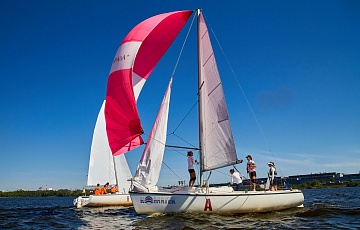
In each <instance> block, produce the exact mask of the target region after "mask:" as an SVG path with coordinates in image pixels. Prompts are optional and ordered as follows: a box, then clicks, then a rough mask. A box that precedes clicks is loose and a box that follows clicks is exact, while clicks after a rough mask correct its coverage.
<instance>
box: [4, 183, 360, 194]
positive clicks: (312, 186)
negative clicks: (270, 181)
mask: <svg viewBox="0 0 360 230" xmlns="http://www.w3.org/2000/svg"><path fill="white" fill-rule="evenodd" d="M290 187H291V188H293V189H301V190H305V189H320V188H342V187H360V182H349V183H334V184H321V183H320V182H319V181H317V180H314V181H312V182H310V183H304V184H299V185H290ZM279 190H281V188H279ZM82 192H83V190H82V189H81V190H67V189H61V190H35V191H25V190H19V191H9V192H0V198H11V197H78V196H82V195H84V194H83V193H82ZM86 194H87V195H89V194H90V190H87V193H86Z"/></svg>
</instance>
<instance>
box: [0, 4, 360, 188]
mask: <svg viewBox="0 0 360 230" xmlns="http://www.w3.org/2000/svg"><path fill="white" fill-rule="evenodd" d="M199 7H200V8H202V9H203V12H204V15H205V19H206V20H207V23H208V25H209V27H210V28H211V29H212V30H213V31H214V33H215V35H216V36H217V39H218V40H219V42H220V44H221V46H222V49H223V50H224V52H225V54H226V57H227V58H228V60H229V61H230V64H231V66H232V68H233V70H234V72H235V75H236V79H237V80H238V81H239V82H240V83H241V87H242V88H243V90H244V93H245V95H246V97H247V99H248V101H249V103H250V104H251V107H252V109H253V111H254V114H255V115H256V118H257V121H258V123H259V124H260V127H261V130H262V132H263V133H264V135H265V138H264V137H263V135H262V132H261V130H260V129H259V127H258V126H257V122H256V121H255V119H254V117H253V115H252V112H251V111H250V109H249V108H248V106H247V103H246V101H245V99H244V97H243V96H242V93H241V91H240V89H239V87H238V85H237V82H236V80H235V78H234V76H233V75H232V74H231V71H229V69H228V67H220V64H224V63H225V64H226V61H224V58H223V55H222V53H221V51H220V50H219V48H217V47H216V46H215V45H214V50H215V54H216V58H217V60H218V62H219V69H220V72H221V74H222V77H223V81H224V82H223V84H224V89H225V91H226V92H225V93H226V100H227V102H228V106H229V113H230V119H231V123H232V127H233V132H234V138H235V142H236V145H237V150H238V157H239V158H240V159H243V160H245V156H246V155H247V154H251V155H252V156H253V158H254V160H255V162H256V163H257V164H258V168H257V170H258V176H259V177H265V176H266V172H267V170H268V167H267V165H266V163H267V162H268V161H270V160H272V161H275V162H276V164H277V167H278V170H279V172H280V173H281V175H283V176H289V175H295V174H308V173H318V172H335V171H336V172H343V173H358V172H359V170H360V103H359V101H360V92H359V90H360V28H359V25H360V2H359V1H355V0H354V1H350V0H343V1H335V0H330V1H328V0H315V1H314V0H311V1H310V0H309V1H232V2H228V3H226V4H220V5H219V1H196V2H195V1H129V2H123V1H86V2H85V1H69V0H65V1H39V0H34V1H10V0H5V1H1V3H0V28H1V29H0V35H1V36H0V50H1V53H0V54H1V55H0V76H1V84H0V108H1V116H0V130H1V132H0V175H1V176H0V190H16V189H20V188H22V189H29V190H34V189H37V188H38V187H40V186H42V187H45V186H47V187H51V188H54V189H60V188H69V189H76V188H82V187H83V186H84V185H85V183H86V175H87V169H88V162H89V151H90V145H91V138H92V132H93V128H94V125H95V121H96V118H97V114H98V111H99V109H100V106H101V104H102V101H103V99H104V97H105V92H106V83H107V76H108V73H109V70H110V67H111V63H112V59H113V57H114V55H115V53H116V50H117V48H118V46H119V44H120V42H121V41H122V39H123V38H124V37H125V36H126V34H127V33H128V32H129V31H130V30H131V28H132V27H134V26H135V25H136V24H138V23H139V22H141V21H142V20H144V19H146V18H148V17H150V16H153V15H156V14H159V13H164V12H169V11H174V10H182V9H196V8H199ZM188 28H189V23H188V24H187V25H186V26H185V29H188ZM185 34H186V31H183V32H182V33H181V34H180V36H179V39H178V40H176V41H175V43H174V46H172V47H171V48H170V49H169V52H168V53H167V54H166V55H165V56H164V59H162V60H161V61H160V63H159V65H158V66H157V67H156V69H155V70H154V72H153V74H152V76H151V77H150V78H149V80H148V82H147V83H146V85H145V87H144V89H143V91H142V93H141V94H140V98H139V101H138V106H139V111H140V116H141V119H142V122H143V126H144V129H145V132H146V133H149V132H150V129H151V126H152V122H153V121H154V119H155V116H156V113H157V110H158V107H157V106H158V105H159V104H160V102H161V98H162V96H163V93H164V92H165V88H166V86H167V83H168V79H169V77H170V75H171V72H172V69H173V66H174V65H175V60H176V58H177V53H178V51H179V48H177V47H176V44H177V45H179V44H180V45H181V44H182V40H181V39H183V37H184V36H185ZM190 38H192V37H190ZM212 41H213V43H214V42H215V39H214V38H213V37H212ZM189 46H190V50H189V51H185V53H184V56H185V55H190V53H193V51H194V49H195V48H194V47H192V46H194V44H193V43H191V42H189ZM190 61H191V60H190V58H186V56H185V58H182V59H181V61H180V64H179V67H178V69H179V70H178V72H176V74H175V79H174V82H173V94H172V98H171V100H172V102H174V103H173V104H174V105H171V107H170V118H169V121H170V124H169V132H172V131H174V130H175V129H176V127H177V125H178V124H179V122H180V121H181V119H182V118H183V117H184V116H185V115H186V114H187V112H188V111H189V109H190V108H191V106H192V105H193V104H194V103H195V101H196V93H195V92H194V91H191V90H193V89H195V87H196V86H190V83H189V82H185V83H184V82H181V80H182V79H183V78H184V76H183V75H192V74H196V70H190V67H193V66H194V64H193V62H190ZM181 67H187V68H186V69H185V70H180V69H181ZM223 68H224V69H223ZM226 68H227V69H226ZM191 116H192V117H193V118H192V117H191ZM196 126H197V123H196V112H194V111H193V112H191V113H190V116H189V117H188V118H187V119H186V120H185V121H184V123H183V124H182V125H181V127H180V128H179V129H177V130H176V133H177V135H179V136H180V137H182V138H184V139H185V140H187V141H188V142H189V143H191V144H192V145H196V144H197V135H198V134H197V130H196V128H195V127H196ZM145 139H146V137H145ZM172 141H173V142H172ZM169 142H172V143H169V144H182V145H186V146H188V144H184V143H181V142H180V141H179V140H178V139H177V140H176V139H175V138H173V136H170V137H169ZM270 150H271V151H270ZM141 151H142V148H141V147H140V148H139V149H138V150H136V151H134V152H132V153H127V154H126V156H127V159H128V162H129V165H130V168H131V170H132V172H134V171H135V169H136V165H137V163H138V161H139V159H140V156H141ZM195 157H197V154H195ZM164 161H165V163H166V164H167V165H169V166H170V167H171V170H172V171H174V172H175V173H176V175H177V176H178V177H179V178H178V177H177V176H175V175H174V174H172V171H170V170H169V169H168V168H167V167H164V166H163V169H162V176H161V179H160V182H159V184H160V185H169V184H175V183H177V181H178V180H179V179H182V180H186V181H188V173H187V168H186V167H187V165H186V157H184V156H183V155H181V154H178V153H173V152H166V153H165V157H164ZM237 168H238V169H239V170H240V171H241V172H242V173H245V164H242V165H239V166H237ZM228 170H229V168H226V169H224V170H223V173H215V172H214V173H213V175H212V176H211V179H212V182H227V181H229V175H228Z"/></svg>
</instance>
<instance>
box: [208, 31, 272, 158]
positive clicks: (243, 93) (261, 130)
mask: <svg viewBox="0 0 360 230" xmlns="http://www.w3.org/2000/svg"><path fill="white" fill-rule="evenodd" d="M210 29H211V32H212V34H213V35H214V37H215V40H216V42H217V43H218V45H219V47H220V50H221V52H222V53H223V55H224V57H225V60H226V62H227V63H228V65H229V68H230V70H231V73H232V74H233V77H234V78H235V80H236V83H237V84H238V86H239V88H240V91H241V93H242V95H243V97H244V98H245V101H246V103H247V105H248V107H249V109H250V111H251V113H252V115H253V117H254V119H255V121H256V124H257V126H258V128H259V130H260V132H261V134H262V136H263V138H264V140H265V142H266V144H267V146H268V148H269V151H270V152H271V148H270V144H269V141H268V139H267V138H266V136H265V133H264V131H263V129H262V128H261V125H260V123H259V120H258V119H257V117H256V115H255V112H254V110H253V108H252V107H251V104H250V102H249V100H248V99H247V97H246V95H245V92H244V90H243V88H242V86H241V84H240V81H239V79H238V78H237V77H236V74H235V71H234V69H233V68H232V66H231V64H230V61H229V59H228V58H227V56H226V55H225V51H224V50H223V48H222V46H221V45H220V42H219V40H218V39H217V37H216V35H215V33H214V31H213V30H212V28H210Z"/></svg>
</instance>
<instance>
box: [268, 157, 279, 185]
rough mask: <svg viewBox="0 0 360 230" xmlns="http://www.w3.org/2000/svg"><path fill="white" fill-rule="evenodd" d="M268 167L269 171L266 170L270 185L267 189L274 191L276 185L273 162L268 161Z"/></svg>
mask: <svg viewBox="0 0 360 230" xmlns="http://www.w3.org/2000/svg"><path fill="white" fill-rule="evenodd" d="M268 166H269V167H270V168H269V172H268V178H269V181H270V187H269V190H270V191H276V190H277V185H276V174H277V172H276V168H275V164H274V162H272V161H270V162H269V163H268Z"/></svg>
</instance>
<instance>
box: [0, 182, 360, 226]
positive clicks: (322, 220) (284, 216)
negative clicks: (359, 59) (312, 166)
mask: <svg viewBox="0 0 360 230" xmlns="http://www.w3.org/2000/svg"><path fill="white" fill-rule="evenodd" d="M303 192H304V196H305V203H304V206H305V207H304V208H295V209H291V210H285V211H279V212H272V213H264V214H243V215H236V216H220V215H209V214H189V213H184V214H166V215H165V214H164V215H154V216H146V215H138V214H136V212H135V211H134V209H133V208H132V207H126V208H125V207H123V208H122V207H106V208H83V209H77V208H75V207H74V206H73V204H72V202H73V199H74V197H46V198H44V197H39V198H0V229H6V228H8V229H244V228H254V229H315V228H317V229H360V187H355V188H333V189H308V190H304V191H303Z"/></svg>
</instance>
